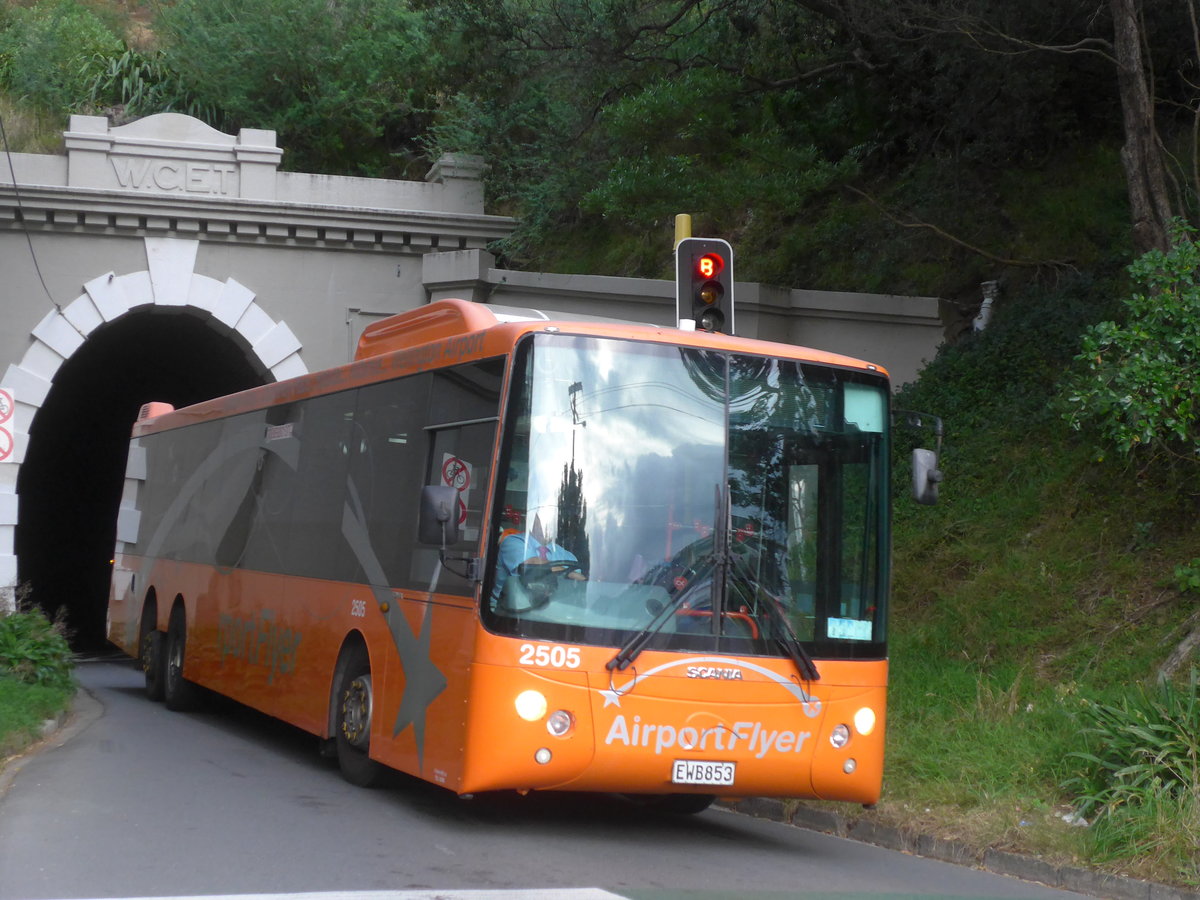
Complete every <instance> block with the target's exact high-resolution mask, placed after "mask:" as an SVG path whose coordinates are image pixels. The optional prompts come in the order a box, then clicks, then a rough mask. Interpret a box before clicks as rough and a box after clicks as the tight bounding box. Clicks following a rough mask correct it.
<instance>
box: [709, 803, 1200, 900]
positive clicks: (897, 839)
mask: <svg viewBox="0 0 1200 900" xmlns="http://www.w3.org/2000/svg"><path fill="white" fill-rule="evenodd" d="M722 806H724V807H726V808H727V809H732V810H734V811H736V812H740V813H744V814H746V815H750V816H756V817H758V818H760V819H772V820H774V821H777V822H786V823H787V824H789V825H795V826H796V827H798V828H807V829H809V830H810V831H820V832H824V833H825V834H835V835H837V836H838V837H844V838H849V839H850V840H855V841H862V842H863V843H866V844H874V845H876V846H878V847H884V848H886V849H888V850H899V851H900V852H902V853H911V854H913V855H914V856H925V857H929V858H930V859H937V860H941V861H942V862H948V863H955V864H957V865H961V866H971V867H973V868H978V869H984V870H986V871H988V872H993V873H995V874H997V875H1008V876H1010V877H1013V878H1020V879H1021V880H1022V881H1033V882H1036V883H1038V884H1044V885H1046V886H1047V887H1053V888H1061V889H1062V890H1066V891H1075V892H1076V893H1079V894H1088V895H1090V896H1093V897H1105V898H1113V900H1200V892H1197V891H1192V890H1188V889H1187V888H1180V887H1173V886H1172V885H1167V884H1156V883H1154V882H1151V881H1142V880H1140V879H1137V878H1126V877H1125V876H1122V875H1109V874H1108V873H1105V872H1099V871H1096V870H1093V869H1080V868H1076V867H1075V866H1055V865H1052V864H1050V863H1047V862H1044V861H1043V860H1040V859H1038V858H1036V857H1032V856H1023V855H1021V854H1019V853H1007V852H1004V851H1002V850H985V851H984V852H983V853H982V854H981V853H979V851H978V850H976V849H975V848H973V847H970V846H968V845H967V844H963V843H960V842H958V841H948V840H944V839H942V838H937V837H933V836H932V835H924V834H913V833H911V832H908V831H906V830H904V829H901V828H893V827H891V826H889V825H880V824H879V823H877V822H871V821H869V820H866V819H859V820H857V821H852V820H850V819H847V818H846V817H844V816H841V815H839V814H838V813H836V812H831V811H829V810H824V809H812V808H810V807H807V806H803V805H801V806H798V807H796V809H795V810H794V811H793V812H792V813H791V814H790V815H789V814H788V809H787V805H786V804H785V803H784V801H782V800H771V799H767V798H763V797H751V798H747V799H745V800H736V801H726V802H723V803H722Z"/></svg>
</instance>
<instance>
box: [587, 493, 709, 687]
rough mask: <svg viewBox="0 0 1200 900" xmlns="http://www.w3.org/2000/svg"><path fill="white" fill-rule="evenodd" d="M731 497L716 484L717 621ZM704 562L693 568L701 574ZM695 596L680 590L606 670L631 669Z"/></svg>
mask: <svg viewBox="0 0 1200 900" xmlns="http://www.w3.org/2000/svg"><path fill="white" fill-rule="evenodd" d="M728 494H729V488H728V487H727V486H726V487H725V488H724V489H722V487H721V485H719V484H718V485H716V491H715V496H716V507H715V509H714V511H713V520H714V521H715V522H716V523H717V527H716V528H714V529H713V549H712V551H711V552H710V553H709V554H708V555H709V556H710V557H711V558H712V560H713V568H712V575H711V578H712V590H713V593H714V596H713V598H712V601H713V607H712V608H713V617H714V619H718V618H719V608H718V605H717V604H718V601H719V600H720V598H718V597H717V596H715V595H716V593H717V591H719V590H720V588H721V586H722V585H723V584H724V578H722V577H721V575H722V571H723V569H724V568H725V567H727V566H728V564H729V563H728V559H727V557H728V555H729V549H728V547H729V539H728V532H729V512H728V510H729V500H728ZM722 523H724V528H722V527H721V525H722ZM722 534H724V536H725V540H724V542H723V543H719V540H720V537H721V535H722ZM722 557H725V559H723V558H722ZM703 559H704V557H703V556H701V557H700V558H699V559H697V560H696V561H695V562H693V563H692V569H693V570H695V571H697V572H698V571H699V568H700V567H699V563H700V561H701V560H703ZM701 584H703V582H701ZM693 593H694V592H693V591H689V590H687V589H681V590H680V591H679V593H677V594H676V595H675V596H674V597H672V598H671V602H670V603H668V604H667V605H666V606H665V607H663V608H662V609H661V610H659V611H658V613H657V614H656V615H655V616H654V618H653V619H651V620H650V624H649V625H647V626H646V627H645V628H643V629H642V630H641V631H639V632H637V633H636V634H634V635H633V636H632V637H631V638H630V639H629V640H628V641H626V642H625V643H624V644H622V645H621V649H620V650H618V651H617V655H616V656H614V657H613V658H612V659H610V660H609V661H608V662H607V663H605V665H604V668H606V669H608V671H610V672H611V671H613V670H614V669H616V670H617V671H618V672H623V671H624V670H625V669H627V668H628V667H629V664H630V663H632V662H633V661H634V660H635V659H637V656H638V654H639V653H641V652H642V650H644V649H645V647H646V644H648V643H649V642H650V639H651V638H652V637H654V636H655V635H656V634H658V633H659V632H660V631H661V630H662V627H663V626H664V625H666V624H667V622H668V621H670V619H671V616H672V615H674V614H675V611H676V610H677V609H679V607H680V606H682V605H683V600H684V598H685V597H690V596H692V594H693ZM713 627H714V630H715V628H716V625H714V626H713Z"/></svg>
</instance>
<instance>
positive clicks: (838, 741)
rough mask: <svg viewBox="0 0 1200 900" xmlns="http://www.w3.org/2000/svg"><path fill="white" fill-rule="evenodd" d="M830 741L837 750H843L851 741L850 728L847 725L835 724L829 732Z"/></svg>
mask: <svg viewBox="0 0 1200 900" xmlns="http://www.w3.org/2000/svg"><path fill="white" fill-rule="evenodd" d="M829 743H831V744H833V748H834V749H835V750H841V749H842V748H843V747H845V746H846V745H847V744H848V743H850V729H849V728H847V727H846V726H845V725H834V726H833V731H831V732H830V733H829Z"/></svg>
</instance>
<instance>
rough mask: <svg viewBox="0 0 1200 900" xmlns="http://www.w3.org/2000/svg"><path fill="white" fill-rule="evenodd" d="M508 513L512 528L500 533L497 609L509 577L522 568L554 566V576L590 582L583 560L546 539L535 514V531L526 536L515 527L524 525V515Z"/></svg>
mask: <svg viewBox="0 0 1200 900" xmlns="http://www.w3.org/2000/svg"><path fill="white" fill-rule="evenodd" d="M504 513H505V515H504V518H505V520H506V521H507V523H508V525H509V527H507V528H505V529H504V530H503V531H502V532H500V551H499V556H498V559H497V563H496V583H495V584H494V585H493V587H492V604H493V605H495V604H496V601H497V600H499V599H500V595H501V594H502V593H503V591H504V585H505V583H506V582H507V581H508V579H509V577H510V576H511V575H515V574H518V570H519V569H521V567H522V566H550V569H549V570H548V571H549V572H550V573H553V575H554V576H558V575H565V576H566V577H567V578H570V579H572V580H574V581H586V580H587V576H586V575H584V574H583V572H582V571H580V568H579V558H578V557H577V556H576V555H575V554H574V553H572V552H571V551H570V550H568V549H566V548H565V547H562V546H559V544H558V543H556V542H555V541H554V539H553V538H551V539H549V540H547V539H546V536H545V531H544V530H543V528H542V520H541V517H540V516H538V515H537V514H534V517H533V527H532V528H531V529H530V530H529V531H525V532H523V531H521V530H520V529H519V528H517V527H515V526H517V525H519V524H520V521H521V518H522V514H521V512H520V511H518V510H515V509H513V508H512V507H511V506H510V507H508V508H507V509H505V511H504ZM548 584H549V583H548ZM546 599H549V598H548V597H547V598H546ZM537 605H539V606H540V605H541V604H540V603H539V604H537Z"/></svg>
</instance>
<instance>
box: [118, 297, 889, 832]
mask: <svg viewBox="0 0 1200 900" xmlns="http://www.w3.org/2000/svg"><path fill="white" fill-rule="evenodd" d="M889 415H890V409H889V389H888V380H887V375H886V373H885V372H884V371H882V370H881V369H880V368H878V367H876V366H873V365H870V364H867V363H864V362H859V361H857V360H853V359H848V358H845V357H840V356H835V355H831V354H827V353H822V352H818V351H814V350H809V349H803V348H799V347H793V346H785V345H782V344H773V343H766V342H761V341H754V340H747V339H741V338H737V337H733V336H730V335H725V334H715V333H708V332H704V331H682V330H678V329H675V328H667V327H657V326H649V325H634V324H627V323H611V322H604V321H584V320H579V321H576V320H573V319H572V318H571V317H567V316H563V317H555V318H553V319H551V318H548V317H547V316H546V315H544V314H538V313H533V312H530V311H517V310H508V311H506V310H504V309H502V308H497V307H490V306H486V305H482V304H477V303H469V302H465V301H461V300H444V301H439V302H436V303H433V304H430V305H428V306H425V307H422V308H420V309H417V310H414V311H412V312H407V313H403V314H400V315H397V316H394V317H392V318H390V319H386V320H383V321H381V322H379V323H376V324H374V325H372V326H371V327H369V328H368V329H367V330H366V331H365V332H364V333H363V336H362V338H361V340H360V342H359V344H358V348H357V352H356V354H355V359H354V361H353V362H351V363H349V364H347V365H344V366H341V367H338V368H334V369H330V370H328V371H322V372H316V373H312V374H308V375H304V376H301V377H298V378H294V379H291V380H288V381H283V382H278V383H274V384H269V385H266V386H264V387H260V388H255V389H253V390H249V391H245V392H242V393H239V394H235V395H232V396H228V397H221V398H217V399H214V400H210V401H207V402H204V403H200V404H197V405H195V406H191V407H188V408H185V409H179V410H175V409H173V408H171V407H170V406H169V405H167V404H161V403H148V404H146V406H144V407H143V409H142V411H141V414H140V415H139V418H138V421H137V422H136V424H135V425H134V427H133V437H132V442H131V444H130V453H129V463H128V469H127V490H126V497H125V500H124V501H123V505H125V506H126V507H133V508H135V509H136V512H134V513H133V515H134V516H135V517H136V519H137V523H136V538H135V539H134V540H132V541H126V542H122V543H119V544H118V548H117V549H118V553H117V556H116V558H115V561H114V569H113V578H112V588H111V594H110V598H109V621H108V637H109V639H110V640H111V641H112V642H113V643H114V644H116V645H117V646H118V647H120V648H121V649H122V650H123V651H125V652H126V653H127V654H129V655H131V656H134V657H137V658H138V659H140V660H141V662H142V667H143V669H144V672H145V682H146V690H147V692H148V694H149V695H150V696H151V697H153V698H155V699H165V701H166V703H167V705H168V706H169V707H171V708H173V709H180V708H184V707H186V706H187V705H189V703H191V702H192V700H193V699H194V696H195V693H196V689H197V686H202V687H203V688H207V689H209V690H212V691H215V692H218V693H220V694H223V695H227V696H229V697H231V698H233V699H235V700H237V701H239V702H241V703H243V704H247V705H249V706H251V707H253V708H255V709H258V710H261V711H262V712H264V713H267V714H269V715H271V716H275V717H278V718H280V719H282V720H285V721H287V722H289V723H291V724H293V725H295V726H298V727H299V728H301V729H304V730H306V731H309V732H311V733H312V734H314V735H316V736H318V737H319V738H320V739H322V743H323V746H324V747H325V748H326V749H327V750H328V751H329V752H330V753H331V754H333V753H336V756H337V759H338V762H339V765H340V768H341V770H342V772H343V774H344V775H345V777H346V778H347V779H348V780H350V781H351V782H354V783H356V784H362V785H369V784H372V783H374V782H375V781H377V779H378V778H379V777H380V775H381V774H382V773H383V772H385V771H386V769H387V768H391V769H396V770H400V771H402V772H405V773H409V774H411V775H414V776H417V777H419V778H422V779H425V780H427V781H430V782H433V783H436V784H438V785H443V786H445V787H446V788H448V789H450V790H452V791H455V792H457V793H458V794H461V795H469V794H473V793H476V792H482V791H495V790H517V791H521V792H525V791H530V790H570V791H602V792H612V793H621V794H628V795H641V796H642V797H644V798H645V799H646V802H653V803H658V804H661V805H663V806H664V807H667V808H671V809H676V810H679V811H683V812H689V811H697V810H700V809H703V808H704V807H705V806H706V805H707V804H708V803H710V802H711V801H712V799H713V798H714V797H716V796H721V795H737V796H776V797H808V798H822V799H832V800H845V801H854V802H858V803H863V804H871V803H874V802H875V801H876V800H877V799H878V797H879V792H880V783H881V778H882V770H883V757H884V724H885V718H886V702H885V687H886V683H887V669H888V663H887V632H886V625H887V617H886V611H887V601H888V589H889V552H890V541H889V534H888V528H889ZM126 512H127V513H129V512H131V510H128V509H127V510H126Z"/></svg>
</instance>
